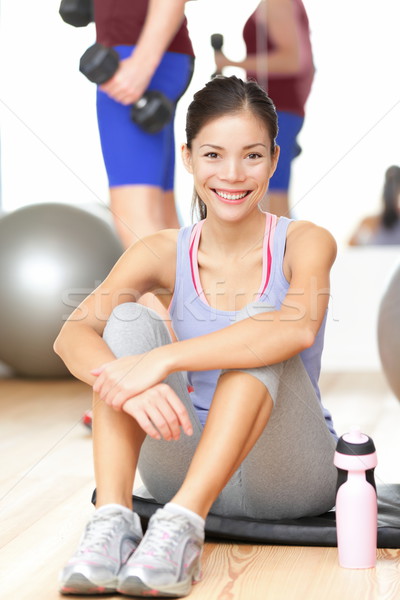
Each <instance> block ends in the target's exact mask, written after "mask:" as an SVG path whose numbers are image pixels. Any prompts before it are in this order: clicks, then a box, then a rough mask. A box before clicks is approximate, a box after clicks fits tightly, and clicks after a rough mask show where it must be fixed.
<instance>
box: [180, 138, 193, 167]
mask: <svg viewBox="0 0 400 600" xmlns="http://www.w3.org/2000/svg"><path fill="white" fill-rule="evenodd" d="M181 154H182V161H183V164H184V167H185V169H186V171H188V172H189V173H193V168H192V153H191V151H190V150H189V148H188V147H187V144H182V146H181Z"/></svg>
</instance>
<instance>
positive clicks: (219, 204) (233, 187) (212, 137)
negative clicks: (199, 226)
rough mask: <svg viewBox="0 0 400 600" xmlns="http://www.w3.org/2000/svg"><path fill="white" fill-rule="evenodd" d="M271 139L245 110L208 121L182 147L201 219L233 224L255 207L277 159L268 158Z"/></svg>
mask: <svg viewBox="0 0 400 600" xmlns="http://www.w3.org/2000/svg"><path fill="white" fill-rule="evenodd" d="M270 148H271V139H270V136H269V133H268V130H267V128H266V127H265V125H264V124H263V123H262V122H261V121H260V120H259V119H257V118H256V117H255V116H254V115H253V114H252V113H251V112H250V111H242V112H239V113H235V114H230V115H226V116H222V117H217V118H216V119H213V120H212V121H209V122H208V123H207V124H206V125H205V126H204V127H203V128H202V129H201V130H200V132H199V133H198V135H197V136H196V138H194V140H193V141H192V148H191V150H189V149H188V148H187V146H186V145H185V146H183V148H182V156H183V161H184V164H185V166H186V168H187V170H188V171H189V172H190V173H192V174H193V177H194V185H195V188H196V191H197V194H198V195H199V196H200V198H201V199H202V200H203V202H204V203H205V205H206V206H207V215H209V214H210V213H215V214H216V215H218V216H219V217H220V218H222V219H227V220H236V219H238V218H240V217H241V216H244V215H245V214H248V213H249V212H250V211H252V210H254V209H256V208H257V206H258V204H259V202H260V201H261V199H262V198H263V196H264V194H265V192H266V191H267V189H268V182H269V180H270V178H271V177H272V175H273V173H274V171H275V168H276V164H277V161H278V156H279V149H278V148H277V150H276V153H275V155H274V156H273V157H271V151H270Z"/></svg>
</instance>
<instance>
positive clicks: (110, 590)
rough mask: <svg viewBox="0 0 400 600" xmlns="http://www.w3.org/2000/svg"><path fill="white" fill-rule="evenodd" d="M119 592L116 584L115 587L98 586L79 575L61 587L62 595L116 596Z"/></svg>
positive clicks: (72, 577) (73, 576) (72, 576)
mask: <svg viewBox="0 0 400 600" xmlns="http://www.w3.org/2000/svg"><path fill="white" fill-rule="evenodd" d="M116 591H117V588H116V583H115V584H114V585H111V586H110V585H98V584H96V583H93V581H90V580H89V579H87V578H86V577H85V576H84V575H81V574H79V573H77V574H76V575H71V577H70V578H69V579H68V580H67V581H65V582H63V583H62V584H61V587H60V593H61V594H63V595H66V596H68V595H85V596H90V595H93V594H115V593H116Z"/></svg>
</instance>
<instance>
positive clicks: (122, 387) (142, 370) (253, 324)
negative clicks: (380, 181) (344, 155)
mask: <svg viewBox="0 0 400 600" xmlns="http://www.w3.org/2000/svg"><path fill="white" fill-rule="evenodd" d="M335 257H336V243H335V241H334V239H333V237H332V236H331V234H330V233H329V232H328V231H326V230H325V229H323V228H320V227H317V226H315V225H313V224H311V223H307V222H297V223H293V224H292V225H291V226H290V227H289V232H288V237H287V250H286V256H285V261H284V267H285V273H286V275H287V278H288V280H289V281H290V286H289V290H288V292H287V295H286V297H285V299H284V301H283V303H282V306H281V308H280V309H279V310H275V311H273V312H266V313H262V314H259V315H257V316H255V317H250V318H247V319H244V320H243V321H240V322H238V323H235V324H233V325H230V326H229V327H226V328H224V329H221V330H219V331H217V332H215V333H210V334H207V335H204V336H200V337H196V338H192V339H190V340H185V341H181V342H176V343H174V344H170V345H168V346H163V347H162V348H157V349H155V350H153V351H152V352H150V353H148V354H147V355H146V357H145V360H143V359H142V357H127V358H124V359H120V360H119V361H115V362H114V363H112V364H110V365H106V366H105V367H104V368H103V369H102V371H101V374H100V375H99V378H98V381H97V382H96V385H95V391H97V392H99V393H100V396H101V397H103V399H104V400H106V401H107V402H108V403H109V404H110V405H113V406H116V407H118V406H122V405H123V403H124V402H125V401H126V400H127V399H128V398H131V397H133V396H135V395H136V394H138V393H140V392H142V391H143V390H144V389H146V388H148V387H151V385H154V384H156V383H158V381H160V380H157V375H156V374H154V375H153V373H165V374H168V373H172V372H174V371H203V370H211V369H235V368H252V367H259V366H263V365H269V364H274V363H278V362H281V361H283V360H286V359H288V358H290V357H292V356H294V355H295V354H298V353H299V352H301V351H302V350H304V349H306V348H308V347H309V346H311V345H312V344H313V342H314V340H315V336H316V335H317V333H318V330H319V328H320V326H321V323H322V320H323V318H324V316H325V313H326V309H327V306H328V302H329V297H330V288H329V274H330V269H331V266H332V264H333V262H334V260H335ZM155 365H157V368H156V369H155Z"/></svg>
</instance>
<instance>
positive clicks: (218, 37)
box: [211, 33, 224, 79]
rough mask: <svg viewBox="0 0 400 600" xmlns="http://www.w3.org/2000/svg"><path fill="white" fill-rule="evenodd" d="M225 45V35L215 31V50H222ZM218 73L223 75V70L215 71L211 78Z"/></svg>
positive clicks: (212, 42) (213, 36) (212, 38)
mask: <svg viewBox="0 0 400 600" xmlns="http://www.w3.org/2000/svg"><path fill="white" fill-rule="evenodd" d="M223 45H224V36H223V35H222V33H213V34H212V36H211V46H212V47H213V48H214V50H215V52H221V50H222V46H223ZM217 75H222V71H215V73H213V74H212V75H211V78H212V79H213V78H214V77H216V76H217Z"/></svg>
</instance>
